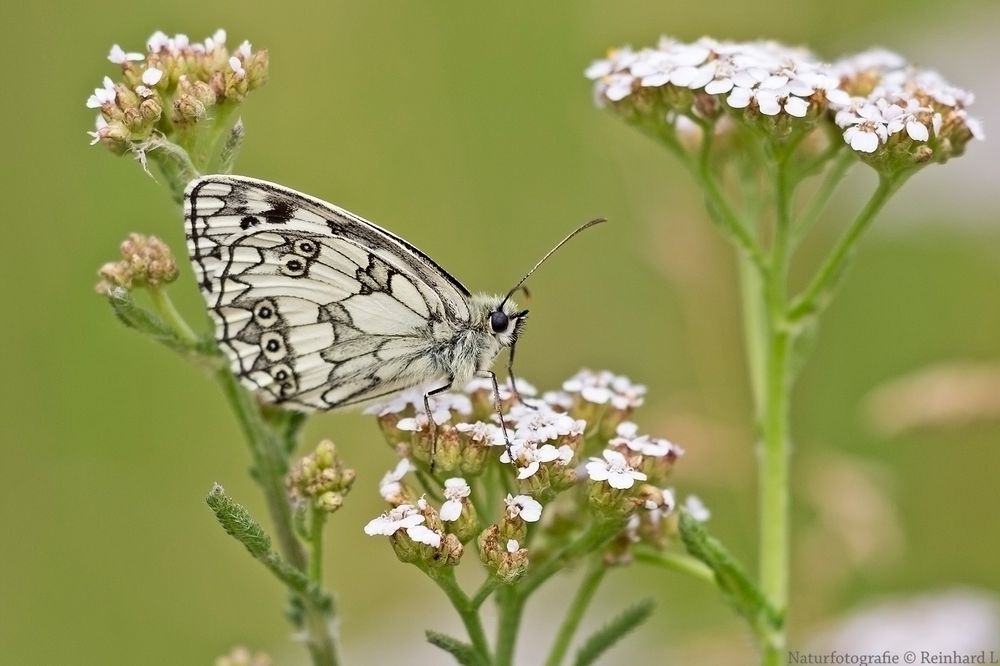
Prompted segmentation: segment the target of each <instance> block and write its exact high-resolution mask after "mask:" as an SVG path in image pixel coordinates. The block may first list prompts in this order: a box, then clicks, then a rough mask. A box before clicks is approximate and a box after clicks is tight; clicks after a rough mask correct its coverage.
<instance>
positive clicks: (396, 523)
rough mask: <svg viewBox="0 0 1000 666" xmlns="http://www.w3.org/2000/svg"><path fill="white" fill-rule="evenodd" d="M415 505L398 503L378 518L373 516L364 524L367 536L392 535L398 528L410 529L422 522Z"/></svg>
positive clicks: (422, 518)
mask: <svg viewBox="0 0 1000 666" xmlns="http://www.w3.org/2000/svg"><path fill="white" fill-rule="evenodd" d="M424 520H425V519H424V517H423V516H422V515H420V512H419V511H417V509H416V507H414V506H413V505H412V504H400V505H399V506H397V507H394V508H392V509H389V510H388V511H386V512H385V513H383V514H382V515H381V516H379V517H378V518H373V519H372V520H370V521H369V522H368V524H367V525H365V534H367V535H368V536H377V535H382V536H392V535H393V534H395V533H396V532H398V531H399V530H407V531H408V530H410V529H412V528H414V527H416V526H417V525H421V524H422V523H423V522H424Z"/></svg>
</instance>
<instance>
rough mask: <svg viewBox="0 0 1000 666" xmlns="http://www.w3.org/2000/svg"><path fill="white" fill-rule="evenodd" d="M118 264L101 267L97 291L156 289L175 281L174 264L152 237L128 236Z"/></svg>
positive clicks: (122, 246) (175, 265) (167, 249)
mask: <svg viewBox="0 0 1000 666" xmlns="http://www.w3.org/2000/svg"><path fill="white" fill-rule="evenodd" d="M120 250H121V255H122V260H121V261H119V262H115V263H109V264H105V265H103V266H102V267H101V268H100V270H99V271H98V274H99V275H100V277H101V282H100V283H98V287H97V290H98V292H100V293H106V291H107V290H106V288H105V287H107V286H108V285H111V286H117V287H123V288H125V289H133V288H135V287H147V286H148V287H152V288H157V287H160V286H162V285H163V284H166V283H169V282H173V281H174V280H176V279H177V275H178V271H177V263H176V262H175V261H174V256H173V254H172V253H171V252H170V248H169V247H168V246H167V244H166V243H164V242H163V241H161V240H160V239H159V238H157V237H156V236H143V235H142V234H131V235H129V237H128V238H127V239H126V240H125V241H123V242H122V244H121V247H120Z"/></svg>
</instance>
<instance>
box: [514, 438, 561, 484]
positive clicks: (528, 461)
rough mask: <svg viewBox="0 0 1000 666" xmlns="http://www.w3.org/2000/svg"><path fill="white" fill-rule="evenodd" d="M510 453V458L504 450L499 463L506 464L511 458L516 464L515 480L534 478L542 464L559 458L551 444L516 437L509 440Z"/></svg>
mask: <svg viewBox="0 0 1000 666" xmlns="http://www.w3.org/2000/svg"><path fill="white" fill-rule="evenodd" d="M567 448H569V447H567ZM510 453H511V454H512V456H511V455H508V454H507V451H506V450H504V452H503V453H501V454H500V462H502V463H504V464H508V463H510V462H511V458H512V457H513V461H514V462H515V463H516V464H517V478H518V479H521V480H524V479H527V478H529V477H531V476H534V474H535V473H536V472H537V471H538V470H539V469H540V468H541V466H542V464H543V463H549V462H553V461H555V460H558V459H559V458H560V451H559V449H557V448H556V447H554V446H552V445H551V444H540V443H539V442H538V441H537V440H535V439H523V438H517V437H515V438H514V439H512V440H511V443H510Z"/></svg>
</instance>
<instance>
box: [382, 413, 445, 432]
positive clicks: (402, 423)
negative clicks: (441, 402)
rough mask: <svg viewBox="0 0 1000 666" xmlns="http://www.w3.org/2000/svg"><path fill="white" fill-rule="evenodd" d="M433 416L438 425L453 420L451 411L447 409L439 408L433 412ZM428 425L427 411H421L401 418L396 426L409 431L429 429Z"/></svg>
mask: <svg viewBox="0 0 1000 666" xmlns="http://www.w3.org/2000/svg"><path fill="white" fill-rule="evenodd" d="M431 418H433V419H434V423H436V424H437V425H443V424H445V423H447V422H448V421H449V420H451V412H449V411H448V410H446V409H439V410H437V411H434V412H431ZM428 425H429V421H428V420H427V414H426V413H425V412H420V413H418V414H417V415H416V416H409V417H407V418H405V419H399V422H398V423H397V424H396V428H397V429H398V430H405V431H407V432H423V431H424V430H427V429H428Z"/></svg>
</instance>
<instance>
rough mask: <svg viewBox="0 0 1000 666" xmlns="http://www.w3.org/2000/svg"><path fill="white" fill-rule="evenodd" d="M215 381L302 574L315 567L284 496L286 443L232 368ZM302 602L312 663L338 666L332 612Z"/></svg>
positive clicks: (286, 551)
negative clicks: (233, 418)
mask: <svg viewBox="0 0 1000 666" xmlns="http://www.w3.org/2000/svg"><path fill="white" fill-rule="evenodd" d="M216 379H217V381H218V382H219V385H220V387H221V388H222V392H223V394H224V395H225V396H226V400H227V401H228V402H229V405H230V407H231V408H232V410H233V413H234V414H235V415H236V418H237V420H238V421H239V423H240V427H241V429H242V430H243V435H244V437H245V438H246V441H247V443H248V444H249V446H250V455H251V458H252V459H253V471H254V479H255V480H256V481H257V483H258V485H260V487H261V490H263V491H264V497H265V499H266V500H267V508H268V512H269V513H270V515H271V522H272V523H273V524H274V530H275V535H276V538H277V541H278V545H279V548H280V550H281V554H282V556H283V557H284V558H285V560H286V561H288V562H289V563H290V564H291V565H292V566H293V567H294V568H296V569H298V570H299V571H307V570H310V571H311V570H312V569H311V566H312V565H311V564H310V562H309V561H308V557H307V556H306V553H305V550H304V549H303V548H302V543H301V542H300V541H299V540H298V537H296V535H295V527H294V519H293V515H292V507H291V504H290V503H289V502H288V498H287V495H286V494H285V485H284V477H285V472H286V467H287V462H286V454H285V452H284V449H285V443H284V442H283V441H282V438H281V437H280V436H279V435H278V434H276V433H275V432H274V430H272V429H271V428H270V427H269V426H268V424H267V422H266V421H265V420H264V417H263V415H262V414H261V411H260V406H259V405H258V404H257V402H256V401H255V400H254V398H253V396H251V395H250V394H249V393H247V391H245V390H244V389H243V387H242V386H240V384H239V382H238V381H237V379H236V377H235V376H234V375H233V373H232V372H231V371H230V370H229V368H222V369H220V370H219V371H218V372H216ZM312 564H313V565H314V564H315V563H312ZM300 596H301V595H300ZM301 599H302V603H303V608H304V610H305V629H306V634H307V638H306V643H307V646H308V648H309V652H310V654H311V655H312V660H313V664H314V665H315V666H336V665H337V663H338V659H337V650H336V643H335V642H334V638H333V634H332V629H331V619H332V610H331V609H330V608H327V607H323V606H321V605H319V604H317V603H315V602H314V601H313V600H312V599H310V598H309V597H301Z"/></svg>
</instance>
